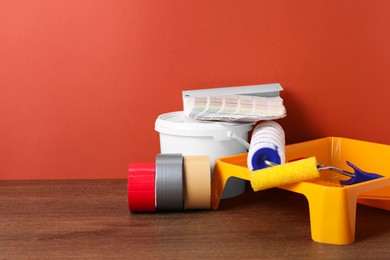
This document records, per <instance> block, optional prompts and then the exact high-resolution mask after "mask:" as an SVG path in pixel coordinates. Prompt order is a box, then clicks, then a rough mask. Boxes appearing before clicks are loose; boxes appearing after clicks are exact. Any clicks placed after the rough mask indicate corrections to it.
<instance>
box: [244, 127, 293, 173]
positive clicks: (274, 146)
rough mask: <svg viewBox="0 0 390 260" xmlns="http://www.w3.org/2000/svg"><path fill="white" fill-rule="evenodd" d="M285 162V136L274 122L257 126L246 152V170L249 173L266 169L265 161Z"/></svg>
mask: <svg viewBox="0 0 390 260" xmlns="http://www.w3.org/2000/svg"><path fill="white" fill-rule="evenodd" d="M285 160H286V153H285V134H284V131H283V128H282V127H281V126H280V125H279V124H278V123H276V122H275V121H264V122H262V123H260V124H258V125H257V126H256V127H255V128H254V129H253V133H252V139H251V143H250V146H249V151H248V159H247V163H248V168H249V169H250V170H251V171H255V170H259V169H263V168H266V167H268V165H266V161H270V162H273V163H275V164H283V163H285Z"/></svg>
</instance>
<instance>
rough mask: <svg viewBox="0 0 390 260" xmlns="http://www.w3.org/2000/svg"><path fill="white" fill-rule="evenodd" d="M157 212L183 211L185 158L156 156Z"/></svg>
mask: <svg viewBox="0 0 390 260" xmlns="http://www.w3.org/2000/svg"><path fill="white" fill-rule="evenodd" d="M156 207H157V210H161V211H167V210H183V209H184V198H183V156H182V155H181V154H159V155H157V156H156Z"/></svg>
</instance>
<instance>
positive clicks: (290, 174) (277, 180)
mask: <svg viewBox="0 0 390 260" xmlns="http://www.w3.org/2000/svg"><path fill="white" fill-rule="evenodd" d="M264 163H265V164H266V165H267V166H268V168H263V169H260V170H257V171H252V172H251V174H250V182H251V186H252V188H253V190H254V191H260V190H265V189H269V188H274V187H279V186H282V185H286V184H292V183H296V182H300V181H305V180H309V179H314V178H319V177H320V171H324V170H333V171H336V172H338V173H341V174H343V175H345V176H349V177H351V179H349V180H340V184H341V185H352V184H356V183H360V182H365V181H369V180H373V179H378V178H381V177H383V176H382V175H379V174H375V173H368V172H364V171H362V170H361V169H359V168H358V167H356V166H355V165H353V164H352V163H351V162H349V161H347V164H348V165H349V166H350V167H351V168H353V169H354V173H351V172H349V171H346V170H343V169H340V168H337V167H334V166H324V165H323V164H318V163H317V160H316V158H315V157H309V158H306V159H300V160H295V161H292V162H289V163H285V164H281V165H279V164H276V163H274V162H271V161H269V160H264Z"/></svg>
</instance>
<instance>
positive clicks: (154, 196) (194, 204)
mask: <svg viewBox="0 0 390 260" xmlns="http://www.w3.org/2000/svg"><path fill="white" fill-rule="evenodd" d="M210 177H211V174H210V159H209V157H208V156H182V154H158V155H157V156H156V163H155V164H154V163H144V164H141V163H138V164H130V165H129V175H128V203H129V210H130V211H131V212H154V211H182V210H189V209H209V208H210V196H211V188H210V185H211V184H210V183H211V180H210Z"/></svg>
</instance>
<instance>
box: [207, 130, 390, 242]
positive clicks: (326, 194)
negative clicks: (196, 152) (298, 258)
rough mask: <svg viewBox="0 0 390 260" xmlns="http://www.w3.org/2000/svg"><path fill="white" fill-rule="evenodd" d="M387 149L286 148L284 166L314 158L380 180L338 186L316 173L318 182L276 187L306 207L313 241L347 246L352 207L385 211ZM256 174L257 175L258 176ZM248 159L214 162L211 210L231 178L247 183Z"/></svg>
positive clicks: (329, 144) (389, 206) (343, 145)
mask: <svg viewBox="0 0 390 260" xmlns="http://www.w3.org/2000/svg"><path fill="white" fill-rule="evenodd" d="M389 155H390V145H383V144H377V143H370V142H364V141H358V140H352V139H347V138H340V137H327V138H321V139H317V140H312V141H307V142H303V143H297V144H292V145H287V146H286V157H287V158H286V161H290V160H294V159H297V158H302V157H303V158H305V157H311V156H315V157H316V158H317V161H318V162H320V163H323V164H325V165H332V166H335V167H337V168H341V169H345V170H347V169H348V166H347V164H346V161H347V160H348V161H350V162H352V163H353V164H355V165H357V166H358V167H359V168H361V169H364V171H366V172H371V173H377V174H380V175H383V176H385V177H383V178H379V179H375V180H370V181H367V182H362V183H357V184H354V185H350V186H340V185H339V180H342V179H348V177H346V176H344V175H341V174H339V173H337V172H334V171H321V173H320V174H321V175H320V178H318V179H313V180H308V181H303V182H299V183H294V184H289V185H285V186H281V187H279V188H282V189H285V190H289V191H293V192H297V193H301V194H303V195H304V196H306V198H307V200H308V202H309V211H310V225H311V235H312V239H313V240H314V241H317V242H321V243H328V244H339V245H342V244H351V243H353V241H354V239H355V220H356V203H362V204H365V205H368V206H372V207H377V208H381V209H384V210H387V211H389V210H390V161H389ZM260 171H261V170H260ZM249 174H250V171H249V169H248V168H247V154H246V153H244V154H239V155H235V156H229V157H224V158H219V159H217V160H216V164H215V167H214V173H213V179H212V182H211V193H212V194H211V197H212V198H211V206H212V208H214V209H217V208H218V204H219V201H220V198H221V195H222V193H223V189H224V186H225V184H226V182H227V180H228V179H229V178H230V177H235V178H241V179H244V180H249Z"/></svg>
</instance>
